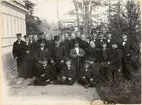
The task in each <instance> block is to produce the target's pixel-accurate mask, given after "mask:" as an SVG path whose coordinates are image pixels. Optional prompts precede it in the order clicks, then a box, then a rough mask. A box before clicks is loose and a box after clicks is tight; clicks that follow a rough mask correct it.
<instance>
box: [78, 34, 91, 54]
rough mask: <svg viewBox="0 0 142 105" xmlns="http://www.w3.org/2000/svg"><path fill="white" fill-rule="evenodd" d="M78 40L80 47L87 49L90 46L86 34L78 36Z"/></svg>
mask: <svg viewBox="0 0 142 105" xmlns="http://www.w3.org/2000/svg"><path fill="white" fill-rule="evenodd" d="M77 41H78V43H79V46H80V48H82V49H83V50H84V51H86V48H88V47H89V44H88V43H87V41H86V36H85V35H81V38H79V37H78V38H77Z"/></svg>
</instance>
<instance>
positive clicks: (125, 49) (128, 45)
mask: <svg viewBox="0 0 142 105" xmlns="http://www.w3.org/2000/svg"><path fill="white" fill-rule="evenodd" d="M120 48H121V50H122V54H123V58H124V60H127V58H128V56H127V55H128V54H130V55H131V48H132V44H131V43H130V41H128V40H127V41H126V42H125V45H124V46H123V42H121V47H120Z"/></svg>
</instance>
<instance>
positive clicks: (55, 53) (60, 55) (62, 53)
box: [51, 44, 68, 61]
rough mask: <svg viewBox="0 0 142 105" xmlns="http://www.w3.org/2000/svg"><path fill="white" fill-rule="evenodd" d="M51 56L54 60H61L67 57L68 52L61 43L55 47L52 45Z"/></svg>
mask: <svg viewBox="0 0 142 105" xmlns="http://www.w3.org/2000/svg"><path fill="white" fill-rule="evenodd" d="M51 56H52V58H53V60H54V61H61V60H65V59H66V58H67V57H68V53H67V50H66V48H65V47H64V46H61V44H60V46H59V47H56V46H55V45H54V47H53V49H52V53H51Z"/></svg>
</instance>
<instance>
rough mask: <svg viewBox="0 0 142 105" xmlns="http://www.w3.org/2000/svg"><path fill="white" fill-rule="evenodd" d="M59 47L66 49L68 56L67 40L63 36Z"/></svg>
mask: <svg viewBox="0 0 142 105" xmlns="http://www.w3.org/2000/svg"><path fill="white" fill-rule="evenodd" d="M61 46H64V47H65V48H66V50H67V52H68V54H69V51H70V49H69V45H68V42H67V40H66V39H65V36H64V35H62V36H61Z"/></svg>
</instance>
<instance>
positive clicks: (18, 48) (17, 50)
mask: <svg viewBox="0 0 142 105" xmlns="http://www.w3.org/2000/svg"><path fill="white" fill-rule="evenodd" d="M12 53H13V56H14V58H15V57H18V61H19V62H21V61H22V60H23V59H24V56H25V42H24V41H23V40H21V42H20V44H18V41H16V42H14V44H13V50H12ZM19 62H17V63H18V64H19Z"/></svg>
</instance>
